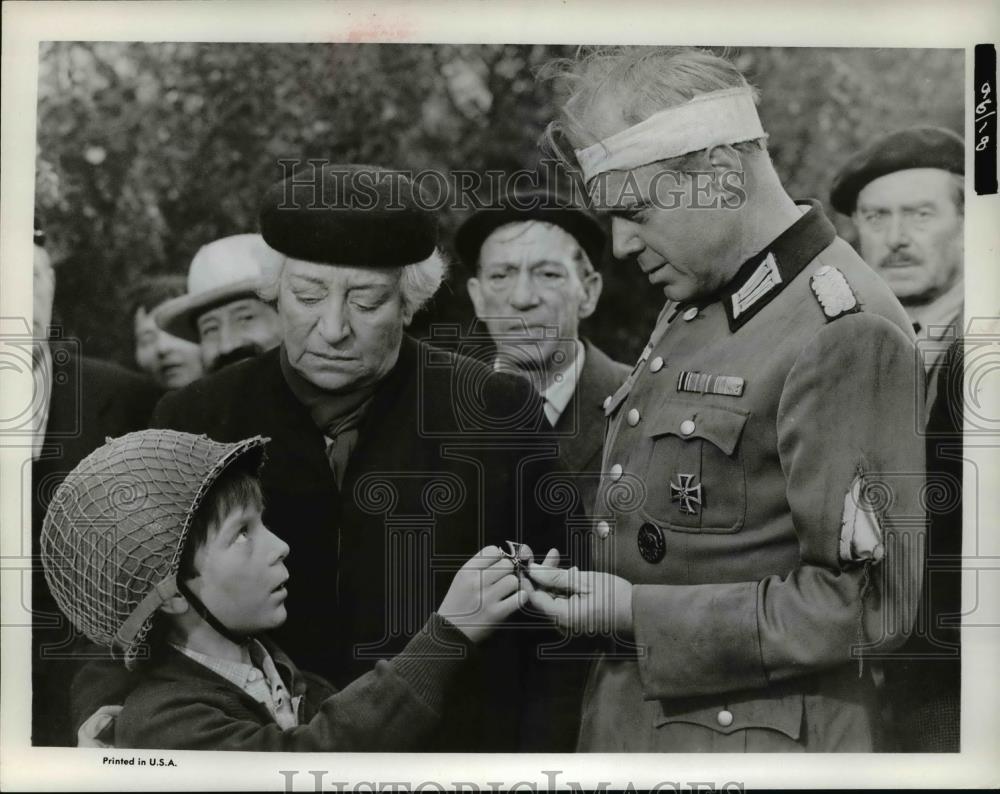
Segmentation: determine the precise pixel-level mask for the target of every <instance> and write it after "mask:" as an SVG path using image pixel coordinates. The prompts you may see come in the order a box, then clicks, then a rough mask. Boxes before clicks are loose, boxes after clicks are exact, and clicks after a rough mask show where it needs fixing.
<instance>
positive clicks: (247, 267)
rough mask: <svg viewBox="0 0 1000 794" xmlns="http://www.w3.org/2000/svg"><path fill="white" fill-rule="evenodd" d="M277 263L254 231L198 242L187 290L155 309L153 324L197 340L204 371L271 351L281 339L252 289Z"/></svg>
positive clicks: (272, 317)
mask: <svg viewBox="0 0 1000 794" xmlns="http://www.w3.org/2000/svg"><path fill="white" fill-rule="evenodd" d="M280 263H281V255H280V254H278V253H277V252H276V251H274V250H272V249H271V248H270V247H269V246H268V245H267V243H265V242H264V238H262V237H261V236H260V235H259V234H235V235H233V236H231V237H223V238H222V239H220V240H215V241H214V242H211V243H208V244H207V245H203V246H202V247H201V248H199V249H198V253H196V254H195V255H194V259H192V260H191V267H190V269H189V270H188V289H187V294H186V295H183V296H181V297H178V298H174V299H173V300H170V301H168V302H167V303H165V304H163V305H162V306H161V307H160V308H159V309H157V311H156V314H155V320H156V323H157V325H159V326H160V327H161V328H162V329H163V330H165V331H166V332H167V333H169V334H173V335H174V336H177V337H180V338H181V339H185V340H187V341H189V342H196V343H198V344H199V345H201V357H202V362H203V363H204V366H205V370H206V371H207V372H214V371H215V370H219V369H222V368H223V367H224V366H226V365H228V364H232V363H233V362H236V361H241V360H243V359H244V358H250V357H252V356H257V355H260V354H261V353H263V352H264V351H266V350H271V349H272V348H275V347H277V346H278V343H279V342H281V327H280V323H279V322H278V315H277V312H276V311H275V310H274V308H273V307H271V306H269V305H268V304H267V303H265V302H264V301H262V300H261V299H260V296H259V294H258V291H259V290H260V288H261V286H262V285H263V283H264V281H265V280H267V279H268V278H270V277H271V274H273V272H274V271H275V270H277V268H278V267H279V266H280Z"/></svg>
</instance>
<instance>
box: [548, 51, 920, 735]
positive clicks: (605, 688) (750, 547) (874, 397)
mask: <svg viewBox="0 0 1000 794" xmlns="http://www.w3.org/2000/svg"><path fill="white" fill-rule="evenodd" d="M563 64H564V65H563V66H562V68H563V69H565V70H567V71H568V75H567V76H568V77H571V78H572V86H573V88H572V92H571V95H570V97H569V99H568V101H567V104H566V106H565V108H564V118H563V120H562V121H561V122H558V124H559V125H560V126H561V127H562V131H563V134H564V135H565V136H566V137H567V138H568V140H569V141H570V143H571V144H572V145H573V146H574V148H575V150H576V159H577V161H578V163H579V165H580V168H581V171H582V175H583V178H584V180H585V181H586V183H587V185H588V190H589V191H590V193H591V195H592V196H593V197H594V198H595V201H596V202H597V203H598V204H599V205H601V206H605V207H607V208H608V209H609V210H611V211H612V212H613V225H612V234H613V242H614V251H615V254H616V256H617V257H618V258H620V259H622V258H634V259H635V260H636V261H637V263H638V265H639V267H640V268H641V269H642V271H643V272H644V273H645V274H646V275H647V277H648V279H649V282H650V284H651V285H653V286H654V287H655V288H657V289H662V291H663V292H664V294H665V296H666V297H667V299H668V300H667V302H666V305H665V307H664V309H663V311H662V314H661V316H660V318H659V320H658V322H657V325H656V328H655V330H654V331H653V334H652V336H651V338H650V341H649V344H648V345H647V346H646V349H645V350H644V351H643V353H642V355H641V357H640V359H639V361H638V362H637V363H636V365H635V368H634V369H633V370H632V373H631V375H630V376H629V377H628V378H627V380H626V381H625V383H624V384H623V385H622V387H621V388H619V389H618V390H617V391H616V392H615V393H614V394H612V395H610V396H609V397H608V399H607V401H606V402H605V405H604V410H605V414H606V415H607V417H608V420H609V429H608V434H607V438H606V442H605V448H604V456H603V478H602V483H601V486H600V489H599V493H598V502H597V508H596V513H597V515H596V516H595V519H596V520H595V523H594V534H593V542H594V545H595V547H596V548H595V566H594V570H592V571H583V572H581V571H576V570H572V569H570V570H568V571H567V570H561V571H560V570H557V569H554V568H548V567H546V566H544V565H537V564H532V565H531V566H530V567H529V573H530V581H531V583H532V586H533V592H532V594H531V603H532V604H533V605H534V607H535V608H536V609H538V610H540V611H542V612H544V613H545V614H548V615H550V616H551V617H553V618H554V619H556V620H557V621H558V622H559V623H560V624H561V625H562V626H563V627H565V628H566V629H567V630H569V631H570V632H571V633H583V632H596V633H598V634H601V635H605V636H607V637H609V638H610V639H611V643H610V644H609V646H608V648H607V650H606V652H605V653H604V654H603V655H602V656H601V658H599V659H598V660H597V661H596V662H595V664H594V666H593V667H592V670H591V674H590V680H589V682H588V688H587V693H586V695H585V701H584V705H583V718H582V726H581V730H580V735H579V739H578V749H579V750H583V751H604V752H608V751H612V752H615V751H617V752H622V751H633V752H650V751H674V752H697V751H716V752H747V751H749V752H754V751H779V752H791V751H869V750H872V749H876V747H877V742H878V738H879V737H878V728H879V724H878V714H879V702H878V701H879V697H878V691H877V680H876V679H877V664H876V663H875V662H874V661H873V659H872V657H877V656H878V654H880V653H883V652H886V651H887V650H888V649H890V648H894V647H897V646H898V645H899V643H901V642H902V641H903V640H904V639H905V636H906V634H907V632H908V631H909V628H910V623H911V622H912V614H913V608H914V605H915V601H916V593H917V591H918V589H919V579H920V565H919V558H918V555H917V554H915V553H914V551H913V550H914V548H915V547H916V545H917V544H918V541H919V540H920V539H921V537H922V532H923V513H922V508H921V506H920V502H919V498H918V493H919V490H920V486H921V483H922V476H921V473H922V468H923V454H924V453H923V446H922V440H921V438H920V436H919V435H918V432H917V422H918V417H919V415H920V411H921V410H922V405H921V399H922V392H921V380H922V373H918V372H917V371H916V364H915V356H914V348H913V331H912V328H911V326H910V323H909V321H908V318H907V316H906V314H905V312H904V311H903V309H902V307H901V306H900V304H899V302H898V301H897V300H896V299H895V297H894V296H893V295H892V293H891V292H890V291H889V289H888V288H887V287H886V286H885V284H884V283H883V282H882V280H881V279H880V278H879V277H878V276H877V275H876V274H875V273H874V272H872V270H871V269H870V268H869V267H868V266H867V265H865V263H864V262H863V261H862V260H861V259H860V258H859V257H858V256H857V254H855V252H854V251H853V250H852V249H851V247H850V246H849V245H848V244H847V243H846V242H845V241H843V240H841V239H839V238H837V237H836V235H835V232H834V229H833V226H832V225H831V224H830V222H829V221H828V220H827V219H826V217H825V216H824V214H823V211H822V209H821V208H820V205H819V204H818V203H815V202H806V203H796V202H794V201H793V200H792V199H791V198H790V197H789V196H788V195H787V193H786V192H785V190H784V188H783V187H782V185H781V183H780V181H779V179H778V177H777V175H776V173H775V170H774V167H773V165H772V163H771V160H770V157H769V155H768V153H767V149H766V145H765V141H766V136H765V133H764V130H763V129H762V127H761V122H760V120H759V118H758V115H757V111H756V107H755V93H754V91H753V89H751V88H750V87H749V86H748V84H747V83H746V81H745V79H744V78H743V76H742V75H741V74H740V73H739V71H738V70H737V69H736V68H735V67H734V66H732V65H731V64H730V63H728V62H727V61H726V60H724V59H722V58H720V57H718V56H716V55H714V54H711V53H708V52H704V51H701V50H697V49H688V48H656V49H650V48H639V49H636V50H629V49H623V50H616V51H612V52H608V51H606V50H602V51H598V52H596V53H592V54H585V55H583V56H582V57H581V58H579V59H577V60H576V61H572V62H568V63H567V62H563ZM550 132H551V130H550ZM553 139H554V136H553ZM866 657H868V658H866Z"/></svg>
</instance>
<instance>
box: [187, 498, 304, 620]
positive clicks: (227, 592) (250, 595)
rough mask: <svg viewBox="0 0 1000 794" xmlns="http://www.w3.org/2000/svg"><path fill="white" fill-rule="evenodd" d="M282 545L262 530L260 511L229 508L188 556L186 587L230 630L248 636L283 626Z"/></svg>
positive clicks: (285, 550) (284, 576)
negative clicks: (191, 559) (191, 568)
mask: <svg viewBox="0 0 1000 794" xmlns="http://www.w3.org/2000/svg"><path fill="white" fill-rule="evenodd" d="M287 555H288V544H286V543H285V542H284V541H283V540H281V538H279V537H278V536H277V535H275V534H274V533H273V532H271V530H269V529H268V528H267V527H266V526H264V522H263V521H262V520H261V514H260V509H259V508H258V507H257V506H255V505H252V504H246V505H241V506H238V507H235V508H234V509H232V510H231V511H229V513H227V514H226V516H225V517H224V518H223V519H222V520H221V521H220V522H217V523H216V524H215V525H214V526H213V527H210V528H209V531H208V538H207V539H206V541H205V543H204V545H202V546H201V547H200V548H199V549H198V550H197V551H196V552H195V554H194V568H195V570H196V571H197V572H198V573H197V575H196V576H195V577H194V578H193V579H191V580H190V581H189V582H188V587H190V588H191V590H192V591H193V592H194V593H195V595H197V596H198V597H199V598H200V599H201V600H202V602H203V603H204V604H205V606H206V607H208V609H209V610H210V611H211V612H212V614H213V615H215V617H217V618H218V619H219V620H221V621H222V623H223V625H225V626H226V627H228V628H229V629H230V630H231V631H234V632H238V633H245V634H252V633H255V632H259V631H268V630H270V629H274V628H277V627H278V626H280V625H281V624H282V623H284V622H285V618H286V617H287V614H286V612H285V596H286V595H287V591H286V590H285V582H287V581H288V569H287V568H285V565H284V559H285V557H286V556H287Z"/></svg>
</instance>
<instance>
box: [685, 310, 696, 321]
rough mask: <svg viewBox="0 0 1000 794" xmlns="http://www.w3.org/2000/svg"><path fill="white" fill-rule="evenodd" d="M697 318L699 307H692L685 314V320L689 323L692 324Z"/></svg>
mask: <svg viewBox="0 0 1000 794" xmlns="http://www.w3.org/2000/svg"><path fill="white" fill-rule="evenodd" d="M697 316H698V307H697V306H692V307H691V308H690V309H688V310H687V311H686V312H684V319H685V320H687V321H688V322H691V320H693V319H694V318H695V317H697Z"/></svg>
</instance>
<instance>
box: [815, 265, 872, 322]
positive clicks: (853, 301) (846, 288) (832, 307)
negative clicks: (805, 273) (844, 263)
mask: <svg viewBox="0 0 1000 794" xmlns="http://www.w3.org/2000/svg"><path fill="white" fill-rule="evenodd" d="M809 286H810V287H812V291H813V294H814V295H815V296H816V300H818V301H819V305H820V306H822V307H823V314H825V315H826V321H827V322H830V321H832V320H836V319H837V318H838V317H843V316H844V315H845V314H853V313H854V312H859V311H861V306H860V305H859V304H858V299H857V296H855V294H854V290H852V289H851V285H850V284H848V283H847V279H846V278H845V277H844V274H843V273H841V272H840V271H839V270H837V268H835V267H833V266H831V265H823V267H821V268H820V269H819V270H817V271H816V273H815V274H814V275H813V277H812V279H810V281H809Z"/></svg>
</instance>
